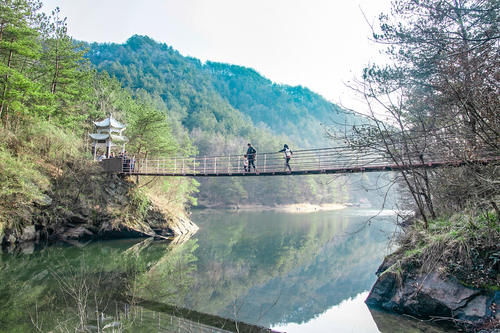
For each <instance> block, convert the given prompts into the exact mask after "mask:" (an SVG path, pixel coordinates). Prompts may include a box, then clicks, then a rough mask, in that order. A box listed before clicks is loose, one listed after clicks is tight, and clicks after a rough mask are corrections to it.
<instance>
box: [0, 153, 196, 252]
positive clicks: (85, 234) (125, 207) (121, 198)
mask: <svg viewBox="0 0 500 333" xmlns="http://www.w3.org/2000/svg"><path fill="white" fill-rule="evenodd" d="M96 168H98V166H95V165H92V164H90V163H89V167H88V170H89V171H88V174H84V175H79V176H81V177H82V179H83V178H85V176H87V177H86V183H85V185H82V182H79V181H78V179H76V181H74V182H69V183H68V184H65V186H64V187H63V188H62V189H61V190H59V191H53V192H51V193H50V194H51V195H50V196H49V195H48V194H47V195H45V197H44V201H41V200H40V201H39V202H37V205H36V206H34V207H33V208H32V209H31V211H29V213H30V218H29V219H28V218H27V219H26V220H25V221H24V222H23V223H22V224H21V225H17V226H16V225H13V226H12V227H4V228H3V229H2V230H1V232H0V249H3V250H4V251H7V252H12V251H16V250H18V249H19V250H21V251H23V252H25V251H26V249H27V251H28V252H29V251H31V249H33V248H34V247H35V246H36V244H51V243H54V242H58V241H63V242H67V243H71V244H73V243H75V242H78V241H87V240H100V239H120V238H140V237H154V238H157V239H171V238H173V237H189V236H190V235H192V234H194V233H195V232H196V231H197V230H198V226H196V224H194V223H193V222H192V221H191V220H190V219H189V216H188V214H187V212H186V211H185V210H184V209H181V208H179V207H177V209H172V208H175V207H172V205H170V207H169V206H168V205H163V204H160V203H161V200H160V198H159V196H157V195H155V193H151V192H147V191H144V189H143V188H141V186H140V185H138V184H136V183H135V182H133V181H131V180H130V179H126V178H123V177H120V176H117V175H106V174H103V173H102V172H99V171H100V170H94V169H96ZM78 186H80V188H78V189H77V188H76V187H78ZM77 191H80V192H79V193H78V195H77V197H76V198H75V197H74V196H69V195H65V194H66V193H72V194H73V193H76V192H77ZM170 209H171V210H170Z"/></svg>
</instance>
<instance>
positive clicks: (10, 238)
mask: <svg viewBox="0 0 500 333" xmlns="http://www.w3.org/2000/svg"><path fill="white" fill-rule="evenodd" d="M16 241H17V239H16V236H14V235H13V234H10V235H9V237H7V242H8V243H9V244H15V243H16Z"/></svg>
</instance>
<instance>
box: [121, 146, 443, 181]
mask: <svg viewBox="0 0 500 333" xmlns="http://www.w3.org/2000/svg"><path fill="white" fill-rule="evenodd" d="M408 156H409V157H407V160H408V161H407V162H409V163H410V164H411V163H412V162H413V163H415V164H418V163H421V160H420V159H419V156H418V154H415V155H414V156H410V155H408ZM426 160H427V161H432V160H434V159H433V158H432V157H431V156H426ZM243 162H244V158H243V155H227V156H202V157H174V158H163V159H139V160H137V161H135V163H134V164H133V165H132V166H130V167H129V168H128V169H126V170H125V169H124V170H123V171H124V172H125V173H127V172H131V173H141V174H175V175H207V174H241V173H245V172H246V171H245V167H244V163H243ZM254 163H255V167H256V170H254V169H253V167H252V170H250V172H259V173H260V172H264V173H273V172H283V171H287V168H286V165H285V157H284V154H283V153H277V152H270V153H260V154H257V155H256V158H255V160H254ZM391 163H392V164H394V162H393V161H392V160H391V159H390V158H389V157H388V156H384V155H383V154H381V153H380V152H377V151H373V150H372V151H365V152H360V151H350V150H346V149H339V148H325V149H314V150H299V151H295V152H294V153H293V155H292V157H291V159H290V162H289V164H290V167H291V168H292V170H294V171H312V170H331V169H342V168H345V169H348V168H362V167H369V166H383V165H388V164H391ZM249 167H251V166H249Z"/></svg>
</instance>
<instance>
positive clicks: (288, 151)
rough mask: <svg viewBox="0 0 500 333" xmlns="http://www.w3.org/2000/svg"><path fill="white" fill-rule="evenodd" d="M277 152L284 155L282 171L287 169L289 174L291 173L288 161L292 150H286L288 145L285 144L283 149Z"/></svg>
mask: <svg viewBox="0 0 500 333" xmlns="http://www.w3.org/2000/svg"><path fill="white" fill-rule="evenodd" d="M279 152H280V153H285V169H284V170H283V171H286V169H287V168H288V170H289V172H292V168H291V167H290V159H291V158H292V155H293V152H292V150H291V149H290V148H288V145H287V144H286V143H285V144H284V145H283V149H281V150H280V151H279Z"/></svg>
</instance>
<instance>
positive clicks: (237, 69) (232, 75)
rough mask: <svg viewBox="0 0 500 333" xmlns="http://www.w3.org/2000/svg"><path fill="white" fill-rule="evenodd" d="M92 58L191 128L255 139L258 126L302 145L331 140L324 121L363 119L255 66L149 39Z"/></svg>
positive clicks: (94, 48)
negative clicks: (197, 55) (189, 53)
mask: <svg viewBox="0 0 500 333" xmlns="http://www.w3.org/2000/svg"><path fill="white" fill-rule="evenodd" d="M89 47H90V50H89V52H88V53H87V57H88V58H89V59H90V61H91V62H92V63H93V64H94V65H95V66H96V67H97V68H98V69H99V70H105V71H107V72H108V73H110V75H112V76H115V77H116V78H118V79H119V80H120V82H121V83H122V84H123V86H124V87H128V88H129V89H131V90H135V89H139V88H141V89H145V90H146V91H147V92H149V93H150V94H153V95H156V96H159V97H161V98H162V99H163V101H164V102H165V104H166V105H167V107H168V109H169V112H170V113H172V114H175V116H176V117H177V118H178V119H179V120H181V121H182V124H183V125H184V126H186V127H187V128H188V129H189V130H193V129H195V128H199V129H201V130H203V131H208V132H211V133H214V132H216V133H221V134H224V135H237V136H242V137H246V138H251V136H252V135H254V134H255V133H252V128H253V126H254V125H256V126H257V127H258V128H269V129H271V131H272V132H273V134H274V135H281V134H285V135H287V136H288V137H289V138H290V139H292V141H293V142H295V143H296V144H299V145H300V146H301V147H318V146H325V145H329V144H331V142H328V140H327V139H326V138H325V135H324V133H325V131H324V129H323V128H322V125H321V124H322V123H324V124H328V125H336V124H337V125H338V126H341V125H342V124H344V123H346V122H347V123H353V122H356V121H359V119H357V118H356V117H355V116H354V115H351V114H348V113H346V112H345V111H343V110H342V109H340V108H339V107H338V106H336V105H334V104H332V103H330V102H328V101H326V100H325V99H324V98H322V97H321V96H320V95H318V94H315V93H313V92H312V91H310V90H309V89H307V88H303V87H300V86H298V87H291V86H288V85H279V84H275V83H272V82H271V81H270V80H269V79H266V78H265V77H263V76H261V75H260V74H259V73H257V72H256V71H255V70H253V69H250V68H245V67H241V66H235V65H228V64H221V63H214V62H207V63H206V64H202V63H201V62H200V61H199V60H197V59H194V58H190V57H184V56H182V55H181V54H180V53H179V52H177V51H175V50H174V49H173V48H172V47H169V46H167V45H165V44H160V43H157V42H155V41H153V40H152V39H150V38H149V37H144V36H133V37H131V38H130V39H129V40H128V41H127V42H126V43H125V44H96V43H94V44H91V45H89Z"/></svg>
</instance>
